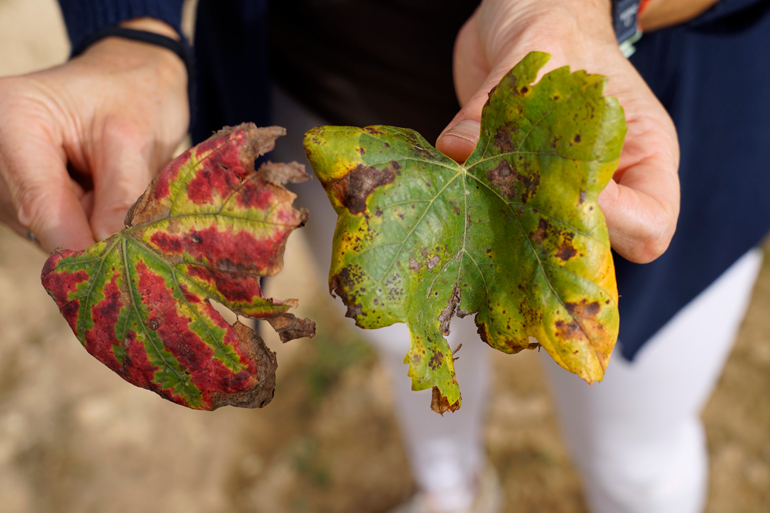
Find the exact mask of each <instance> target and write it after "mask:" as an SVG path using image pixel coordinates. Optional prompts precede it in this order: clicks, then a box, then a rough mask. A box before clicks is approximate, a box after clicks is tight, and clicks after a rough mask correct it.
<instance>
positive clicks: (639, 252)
mask: <svg viewBox="0 0 770 513" xmlns="http://www.w3.org/2000/svg"><path fill="white" fill-rule="evenodd" d="M675 229H676V221H675V220H674V221H673V222H672V221H671V220H670V219H669V216H667V215H666V214H665V213H663V212H661V213H660V214H658V215H656V216H655V217H654V218H653V219H652V220H650V222H649V223H648V224H647V225H646V226H645V228H644V232H643V234H642V237H640V241H639V243H638V244H637V245H636V247H635V248H634V251H633V254H634V257H635V258H634V261H635V262H637V263H640V264H646V263H649V262H652V261H653V260H656V259H657V258H659V257H660V256H661V255H663V253H665V252H666V250H667V249H668V247H669V245H670V244H671V240H672V239H673V237H674V231H675Z"/></svg>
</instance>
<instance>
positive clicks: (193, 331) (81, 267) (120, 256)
mask: <svg viewBox="0 0 770 513" xmlns="http://www.w3.org/2000/svg"><path fill="white" fill-rule="evenodd" d="M284 133H285V131H284V129H283V128H280V127H268V128H257V127H255V126H254V125H253V124H248V125H241V126H238V127H235V128H225V129H223V130H221V131H220V132H219V133H217V134H215V135H214V136H213V137H211V138H210V139H208V140H207V141H205V142H203V143H201V144H200V145H198V146H196V147H194V148H191V149H190V150H188V151H187V152H185V153H183V154H182V155H180V156H179V157H178V158H176V159H174V161H172V162H171V163H170V164H169V165H168V166H166V168H165V169H164V170H163V171H162V172H161V173H160V174H159V175H158V176H157V178H156V179H155V180H154V181H153V182H152V183H151V184H150V186H149V187H148V189H147V191H145V193H144V194H143V195H142V196H141V197H140V198H139V200H137V202H136V203H135V204H134V206H133V207H131V209H130V210H129V212H128V215H127V216H126V228H125V229H124V230H123V231H121V232H120V233H116V234H115V235H113V236H112V237H110V238H109V239H107V240H106V241H103V242H100V243H98V244H95V245H94V246H91V247H90V248H88V249H86V250H84V251H70V250H66V249H57V250H56V251H54V253H53V254H52V255H51V257H50V258H49V259H48V261H47V262H46V264H45V267H44V268H43V275H42V280H43V286H45V288H46V290H47V291H48V293H49V294H50V296H51V297H52V298H53V299H54V301H56V304H58V305H59V309H60V311H61V313H62V315H63V316H64V317H65V319H67V322H68V323H69V325H70V327H71V328H72V331H73V332H74V333H75V335H76V336H77V337H78V339H79V340H80V342H81V343H82V344H83V345H84V347H85V348H86V350H87V351H88V352H89V353H91V354H92V355H93V356H94V357H96V358H97V359H98V360H99V361H100V362H102V363H103V364H105V365H106V366H107V367H109V368H110V369H112V370H113V371H115V372H117V373H118V374H119V375H120V376H121V377H122V378H123V379H125V380H126V381H128V382H129V383H132V384H134V385H136V386H139V387H143V388H147V389H149V390H152V391H154V392H156V393H157V394H159V395H161V396H162V397H165V398H167V399H169V400H171V401H174V402H176V403H179V404H182V405H184V406H189V407H190V408H196V409H204V410H213V409H216V408H218V407H220V406H225V405H232V406H240V407H247V408H254V407H262V406H264V405H266V404H267V403H269V402H270V400H271V399H272V397H273V392H274V389H275V369H276V360H275V354H274V353H272V352H271V351H270V350H269V349H268V348H267V347H266V346H265V344H264V342H263V341H262V339H261V338H260V337H259V335H258V334H257V333H256V332H255V331H254V330H252V329H251V328H249V327H247V326H245V325H243V324H241V323H240V322H236V323H235V325H230V324H229V323H228V322H227V321H225V319H224V318H223V317H222V316H221V315H220V314H219V312H218V311H217V310H216V309H215V308H214V307H213V306H212V305H211V303H210V301H209V300H210V299H213V300H215V301H217V302H219V303H222V304H223V305H225V306H227V307H228V308H230V309H231V310H233V311H234V312H236V313H237V314H239V315H242V316H245V317H251V318H259V319H264V320H267V321H268V322H269V323H270V324H271V325H272V326H273V328H274V329H275V330H276V331H277V332H278V333H279V334H280V337H281V340H283V341H284V342H285V341H287V340H291V339H294V338H300V337H308V336H313V335H314V333H315V324H314V323H313V322H312V321H310V320H308V319H297V318H296V317H294V316H293V315H292V314H290V313H288V310H289V309H290V308H292V307H294V306H296V305H297V301H296V300H294V299H288V300H285V301H279V300H275V299H269V298H265V297H263V294H262V288H261V285H260V280H261V278H262V277H263V276H270V275H274V274H276V273H277V272H279V271H280V270H281V268H282V266H283V252H284V248H285V245H286V239H287V238H288V236H289V234H290V233H291V232H292V230H294V229H295V228H297V227H299V226H302V225H303V224H304V222H305V220H306V219H307V212H305V211H301V210H296V209H294V208H292V206H291V204H292V202H293V201H294V198H295V195H294V194H293V193H291V192H289V191H288V190H286V189H285V188H283V187H282V185H283V184H284V183H287V182H301V181H304V180H307V179H308V178H309V177H308V175H307V174H306V173H305V171H304V169H303V167H302V166H301V165H299V164H296V163H291V164H280V163H270V162H268V163H266V164H264V165H262V166H261V167H260V168H259V169H258V170H255V168H254V160H255V159H256V158H257V157H259V156H260V155H263V154H265V153H267V152H269V151H270V150H272V149H273V147H274V145H275V139H276V138H277V137H279V136H281V135H283V134H284Z"/></svg>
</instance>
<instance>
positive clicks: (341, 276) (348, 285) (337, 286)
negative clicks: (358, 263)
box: [329, 267, 362, 325]
mask: <svg viewBox="0 0 770 513" xmlns="http://www.w3.org/2000/svg"><path fill="white" fill-rule="evenodd" d="M360 279H361V277H360V276H359V275H357V274H356V273H355V272H351V270H350V268H348V267H345V268H343V269H342V270H341V271H340V272H339V273H337V274H335V275H334V276H332V278H331V280H329V292H330V293H331V295H332V296H334V295H335V294H336V295H337V296H339V297H340V299H342V302H343V303H345V306H347V307H348V311H347V312H345V317H350V318H352V319H355V320H356V324H357V325H358V316H359V315H361V314H362V310H361V305H360V304H357V303H355V300H356V297H355V296H354V295H352V294H348V290H350V289H352V288H354V287H355V286H356V284H357V282H359V281H360Z"/></svg>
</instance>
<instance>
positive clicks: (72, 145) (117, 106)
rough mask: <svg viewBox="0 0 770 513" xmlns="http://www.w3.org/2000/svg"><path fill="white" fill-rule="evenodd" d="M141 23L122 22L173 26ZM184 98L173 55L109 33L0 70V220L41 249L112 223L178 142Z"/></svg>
mask: <svg viewBox="0 0 770 513" xmlns="http://www.w3.org/2000/svg"><path fill="white" fill-rule="evenodd" d="M148 22H149V23H150V27H151V28H150V27H146V26H145V25H143V24H142V22H141V20H138V21H137V22H129V23H127V24H126V25H127V26H133V27H134V28H145V29H147V28H149V29H151V30H152V29H154V28H157V27H158V26H160V27H161V28H162V30H154V31H156V32H160V33H164V35H169V34H168V32H164V30H171V31H172V32H173V29H171V28H170V27H168V26H167V25H165V24H162V23H160V22H157V21H154V20H148ZM130 23H135V24H134V25H130ZM173 34H174V35H175V34H176V33H175V32H173ZM187 102H188V99H187V74H186V70H185V66H184V64H183V63H182V61H181V60H180V59H179V58H178V57H177V56H176V55H174V54H173V53H172V52H170V51H168V50H166V49H163V48H159V47H156V46H151V45H148V44H144V43H138V42H133V41H127V40H123V39H117V38H107V39H104V40H102V41H100V42H98V43H96V44H94V45H93V46H91V47H90V48H89V49H88V50H87V51H86V52H85V53H83V54H82V55H81V56H79V57H77V58H75V59H72V60H71V61H69V62H67V63H66V64H63V65H61V66H57V67H54V68H50V69H47V70H44V71H40V72H36V73H31V74H28V75H23V76H17V77H5V78H0V119H2V123H0V221H2V222H4V223H6V224H7V225H9V226H10V227H11V228H12V229H13V230H15V231H16V232H17V233H18V234H20V235H22V236H27V234H28V233H32V234H33V235H34V236H35V238H36V239H37V241H38V242H39V243H40V246H41V247H42V248H43V250H45V251H47V252H50V251H53V250H54V249H55V248H57V247H63V248H67V249H84V248H86V247H88V246H90V245H92V244H94V242H95V241H100V240H104V239H106V238H107V237H109V236H110V235H112V234H113V233H115V232H117V231H119V230H120V229H121V228H123V218H124V216H125V214H126V211H127V210H128V208H129V207H130V206H131V205H132V204H133V203H134V201H136V199H137V198H138V197H139V195H141V194H142V192H144V190H145V188H146V187H147V185H148V184H149V182H150V181H151V180H152V178H153V177H154V176H155V174H156V173H157V171H158V170H159V169H160V167H161V166H162V165H163V164H165V163H166V162H167V161H168V160H169V159H170V158H171V156H172V152H173V151H174V149H175V148H176V147H177V146H178V145H179V143H180V142H181V141H182V139H183V137H184V135H185V133H186V131H187V125H188V122H189V109H188V103H187ZM68 166H69V168H70V169H72V170H74V171H73V172H76V173H79V174H81V175H82V176H84V177H88V178H90V180H86V181H90V182H92V183H93V190H86V189H84V187H82V186H81V185H79V184H78V181H76V180H74V179H73V177H72V176H71V175H70V174H69V172H68ZM80 181H81V182H82V180H80Z"/></svg>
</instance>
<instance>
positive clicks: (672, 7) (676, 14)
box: [639, 0, 718, 31]
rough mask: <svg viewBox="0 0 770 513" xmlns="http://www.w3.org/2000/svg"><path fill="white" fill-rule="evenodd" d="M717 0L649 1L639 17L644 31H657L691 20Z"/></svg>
mask: <svg viewBox="0 0 770 513" xmlns="http://www.w3.org/2000/svg"><path fill="white" fill-rule="evenodd" d="M717 1H718V0H650V2H649V3H648V4H647V7H646V8H645V9H644V11H643V12H642V14H641V16H640V17H639V22H640V24H641V25H642V28H643V29H644V30H647V31H650V30H657V29H660V28H664V27H669V26H671V25H677V24H679V23H684V22H685V21H688V20H691V19H693V18H695V17H696V16H698V15H699V14H701V13H703V12H705V11H706V10H707V9H708V8H709V7H711V6H712V5H714V4H715V3H717Z"/></svg>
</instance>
